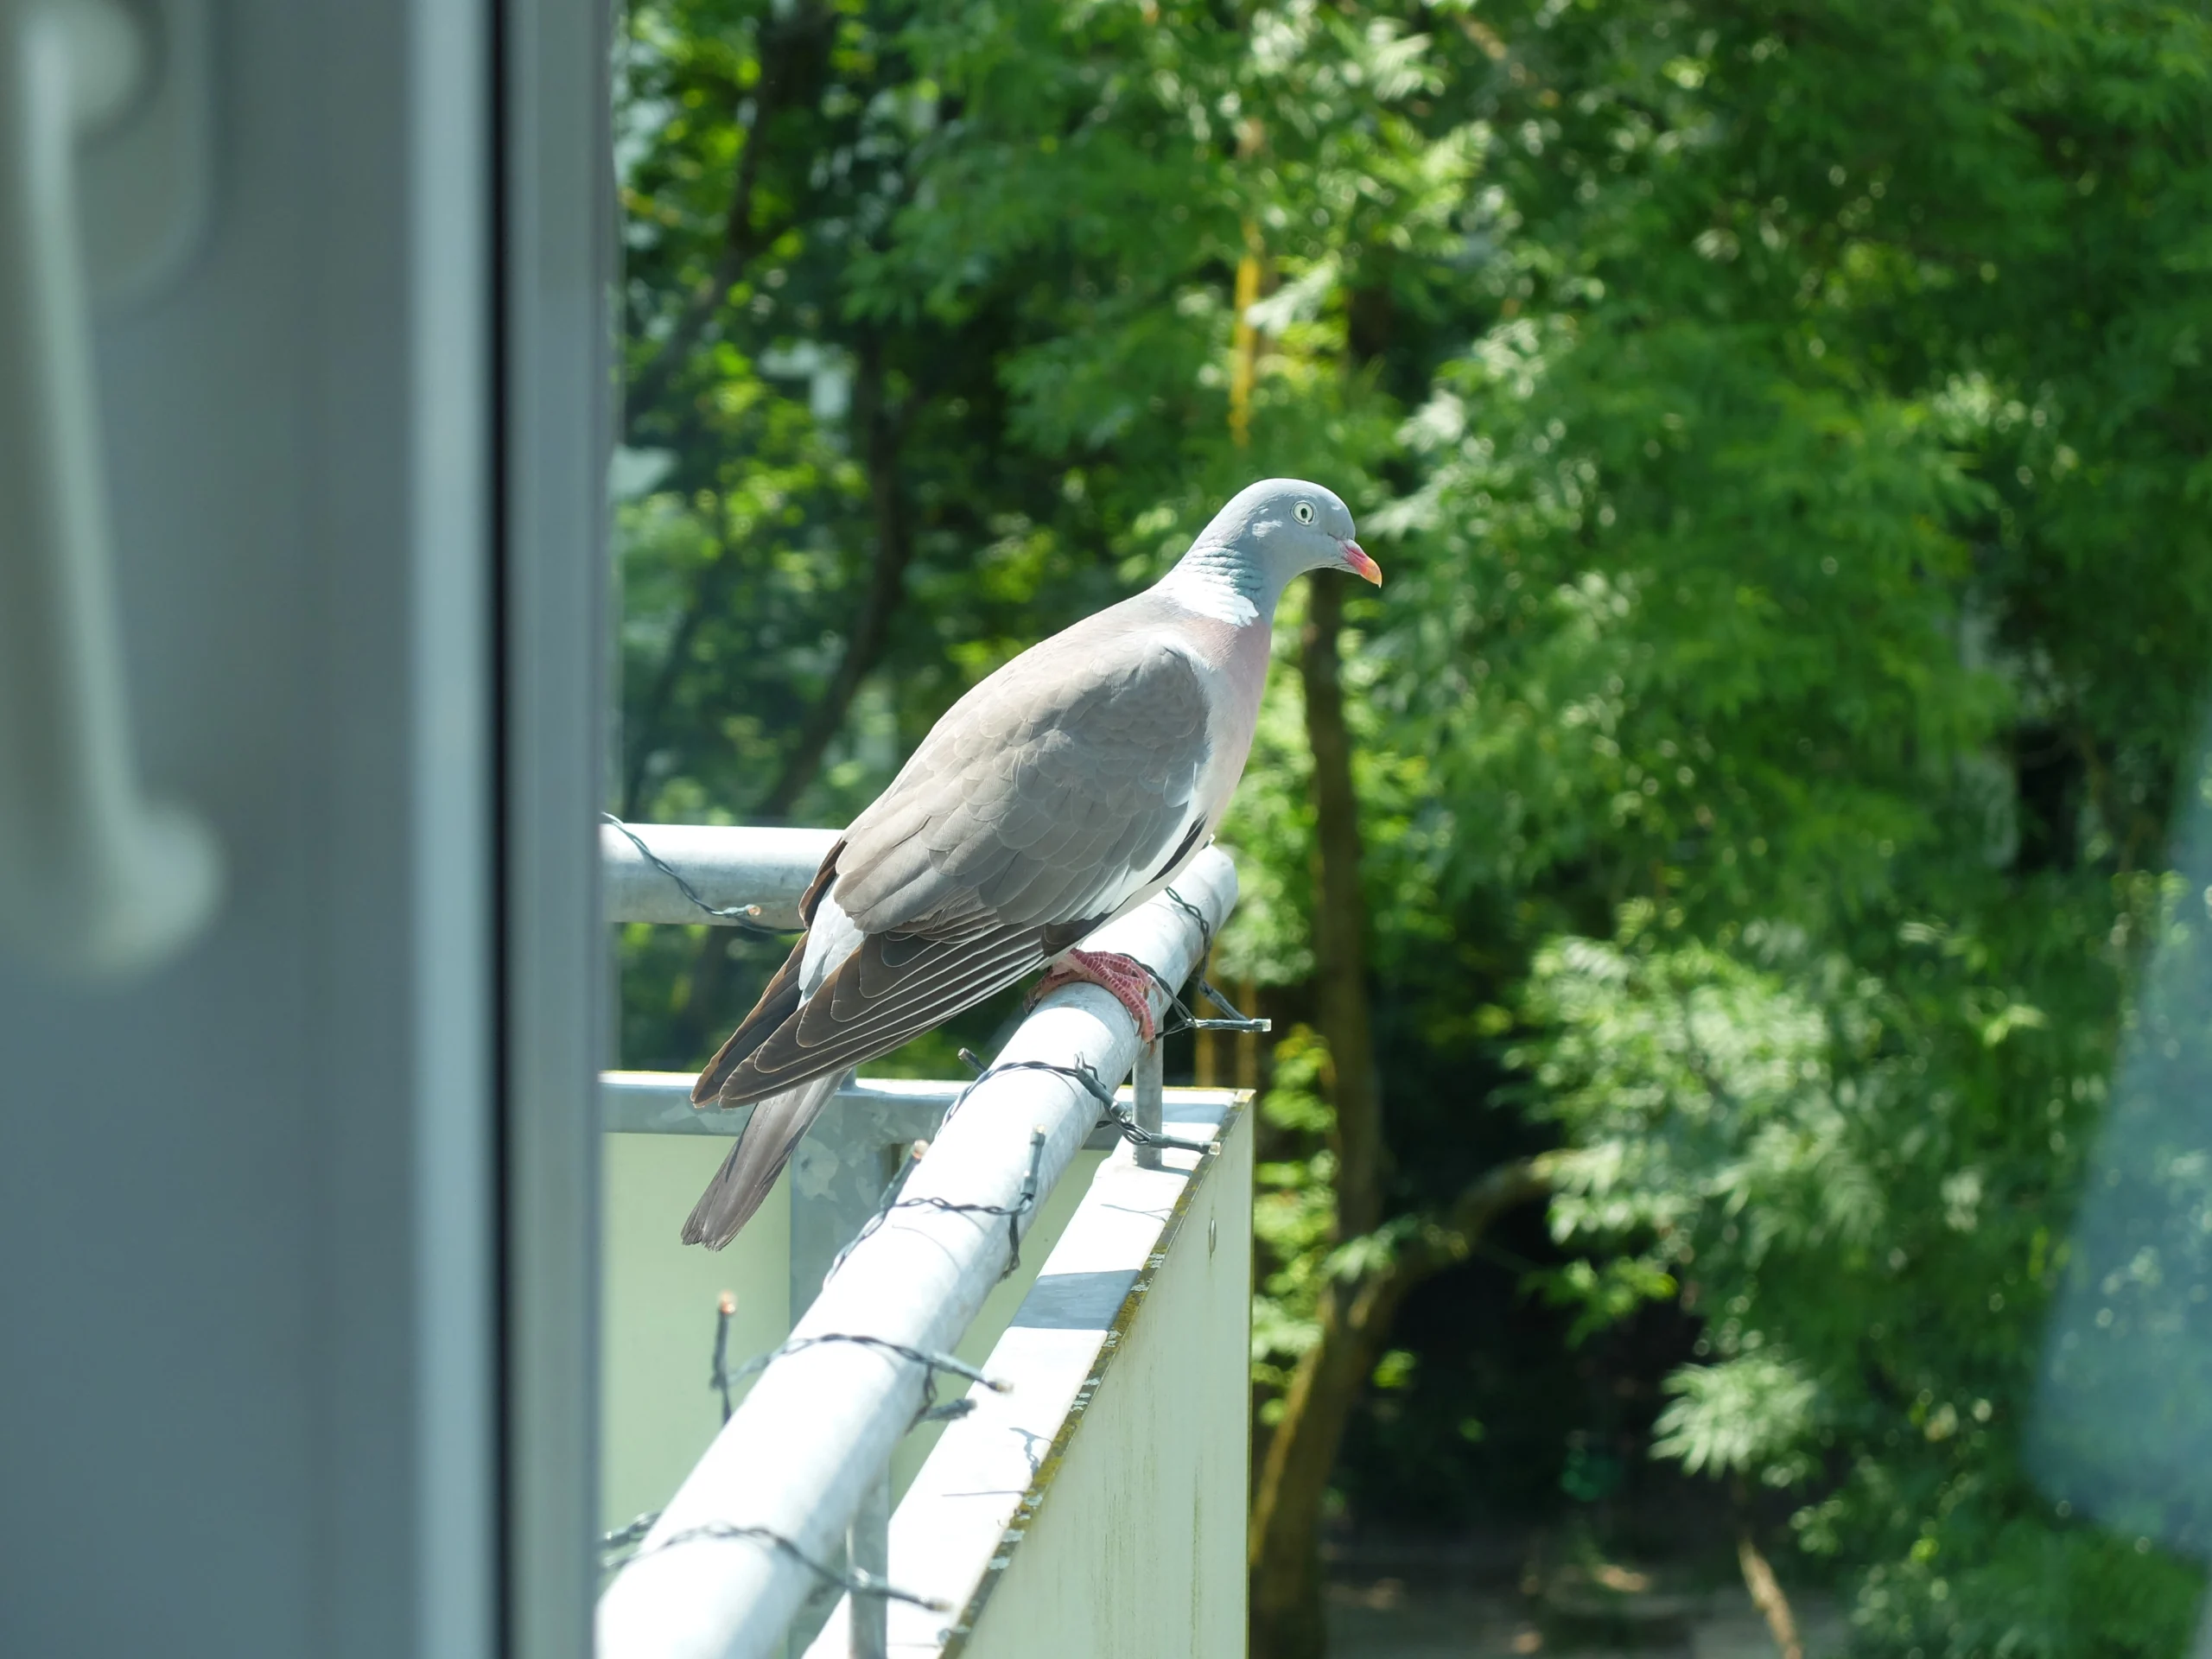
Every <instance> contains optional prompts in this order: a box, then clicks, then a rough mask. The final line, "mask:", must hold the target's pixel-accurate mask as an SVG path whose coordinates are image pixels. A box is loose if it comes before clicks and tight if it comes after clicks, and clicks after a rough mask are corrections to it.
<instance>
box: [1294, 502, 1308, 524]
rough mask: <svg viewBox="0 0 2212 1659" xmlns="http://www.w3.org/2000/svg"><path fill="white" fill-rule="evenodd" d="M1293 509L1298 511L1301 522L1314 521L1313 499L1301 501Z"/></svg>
mask: <svg viewBox="0 0 2212 1659" xmlns="http://www.w3.org/2000/svg"><path fill="white" fill-rule="evenodd" d="M1292 511H1293V512H1296V513H1297V515H1298V522H1299V523H1300V524H1312V523H1313V503H1312V502H1311V501H1301V502H1300V503H1299V504H1298V505H1297V506H1296V507H1294V508H1293V509H1292Z"/></svg>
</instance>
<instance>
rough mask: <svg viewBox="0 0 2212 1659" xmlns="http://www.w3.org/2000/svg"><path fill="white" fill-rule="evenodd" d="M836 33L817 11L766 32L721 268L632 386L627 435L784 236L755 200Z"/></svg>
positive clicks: (830, 19)
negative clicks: (783, 121)
mask: <svg viewBox="0 0 2212 1659" xmlns="http://www.w3.org/2000/svg"><path fill="white" fill-rule="evenodd" d="M835 38H836V14H835V13H834V12H832V11H830V10H826V9H823V8H817V7H808V8H806V9H804V10H799V11H796V12H793V13H792V14H791V15H790V16H787V17H785V18H784V19H782V20H781V21H780V22H774V23H771V24H769V25H767V26H766V28H764V29H763V30H762V34H761V40H760V79H758V80H757V81H755V82H754V83H753V87H752V90H751V91H750V92H749V93H746V94H743V96H744V97H747V98H749V99H751V101H752V104H753V122H752V124H751V125H750V126H748V127H747V128H746V130H745V137H744V142H743V143H742V144H741V146H740V147H739V149H738V155H737V172H736V174H735V175H734V177H733V178H732V179H731V181H730V193H729V207H728V210H727V212H726V213H724V214H723V218H722V240H721V247H720V248H718V249H717V250H716V251H715V263H714V264H713V265H712V266H711V267H709V270H708V272H707V275H706V277H704V278H703V279H702V281H701V282H700V283H698V285H697V286H696V287H695V288H694V289H692V290H691V292H690V295H688V296H686V297H685V299H684V302H683V310H682V311H681V312H679V313H678V314H677V319H676V321H675V323H674V324H673V326H671V328H670V330H669V333H668V337H667V339H666V340H664V341H663V342H662V343H661V346H660V349H659V350H658V351H657V352H655V353H653V355H652V358H651V359H650V360H648V361H647V362H645V364H643V365H641V366H640V367H639V370H638V372H637V376H636V378H634V379H633V380H632V382H631V383H630V385H629V387H628V389H627V392H626V397H625V398H624V408H623V430H624V432H625V433H626V434H632V435H633V434H635V432H636V431H637V428H638V423H639V420H640V419H641V418H643V417H644V416H647V415H649V414H651V413H652V411H653V410H654V409H655V407H656V406H657V405H658V404H659V403H660V401H661V399H662V398H663V397H665V396H666V395H667V393H668V390H669V388H670V386H671V385H673V384H674V383H675V380H676V377H677V375H678V374H680V373H682V372H683V366H684V364H685V363H686V362H687V361H688V360H689V359H690V356H691V353H693V352H694V351H695V350H696V349H697V347H698V345H699V342H700V341H701V340H702V339H704V338H705V337H706V333H707V328H708V325H709V324H710V323H711V322H712V321H714V319H715V314H716V313H718V312H719V311H720V310H721V308H722V305H723V302H725V301H726V300H727V299H728V296H729V290H730V289H731V288H732V287H733V286H734V284H735V283H736V282H737V279H738V278H739V277H741V276H743V275H744V274H745V268H746V266H747V265H748V264H751V263H752V261H753V256H754V255H756V254H757V253H759V252H760V250H761V249H763V248H765V247H766V246H767V245H769V244H770V243H772V242H773V241H774V240H775V239H776V237H777V236H778V235H779V234H781V227H780V226H779V227H777V228H776V229H775V230H772V231H763V230H761V229H760V228H759V227H758V226H755V225H754V223H753V200H754V195H755V193H756V190H757V188H758V186H759V184H760V162H761V159H762V157H763V156H764V155H765V154H766V149H767V134H768V124H769V123H770V122H771V121H772V120H773V119H774V118H776V116H778V115H779V114H780V113H781V112H782V111H783V109H784V107H785V104H786V103H787V102H789V101H790V99H791V96H792V94H793V92H794V91H795V90H797V88H798V85H799V84H803V83H805V82H809V81H811V80H814V79H819V77H820V74H821V72H822V66H823V62H824V61H825V60H827V58H828V55H829V48H830V46H831V43H832V41H834V40H835Z"/></svg>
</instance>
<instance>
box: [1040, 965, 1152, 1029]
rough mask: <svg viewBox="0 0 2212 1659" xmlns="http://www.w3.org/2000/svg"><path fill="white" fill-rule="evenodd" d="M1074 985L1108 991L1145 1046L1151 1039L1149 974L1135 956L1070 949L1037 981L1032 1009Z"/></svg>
mask: <svg viewBox="0 0 2212 1659" xmlns="http://www.w3.org/2000/svg"><path fill="white" fill-rule="evenodd" d="M1076 984H1083V985H1096V986H1097V987H1098V988H1100V989H1101V990H1103V991H1107V992H1110V993H1111V994H1112V995H1113V998H1114V1000H1115V1001H1116V1002H1119V1003H1120V1004H1121V1005H1122V1007H1125V1008H1127V1009H1128V1011H1129V1018H1130V1019H1132V1020H1135V1021H1136V1022H1137V1035H1138V1036H1139V1037H1140V1038H1141V1039H1143V1040H1144V1041H1146V1042H1147V1043H1148V1042H1150V1041H1151V1040H1152V1038H1153V1032H1154V1026H1153V1021H1152V975H1151V974H1150V973H1149V972H1148V971H1147V969H1146V968H1145V965H1144V964H1143V963H1141V962H1139V961H1138V960H1137V959H1136V958H1135V957H1124V956H1118V955H1116V954H1115V953H1113V952H1111V951H1105V950H1070V951H1068V952H1067V953H1066V954H1065V956H1063V957H1061V958H1060V960H1059V961H1058V963H1056V964H1055V965H1054V966H1053V967H1052V969H1051V971H1049V972H1048V973H1046V976H1045V977H1044V978H1043V979H1042V980H1041V981H1040V982H1039V983H1038V986H1037V988H1036V990H1035V991H1034V992H1033V993H1032V994H1031V995H1030V998H1029V1001H1030V1003H1031V1005H1032V1006H1034V1005H1035V1004H1036V1003H1037V1002H1038V1001H1039V999H1041V998H1043V997H1046V996H1049V995H1051V994H1052V992H1054V991H1057V990H1058V989H1059V988H1060V987H1061V986H1063V985H1076Z"/></svg>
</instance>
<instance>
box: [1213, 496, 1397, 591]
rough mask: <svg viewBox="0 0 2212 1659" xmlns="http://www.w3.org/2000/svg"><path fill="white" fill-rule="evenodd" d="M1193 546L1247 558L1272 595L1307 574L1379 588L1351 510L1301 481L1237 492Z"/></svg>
mask: <svg viewBox="0 0 2212 1659" xmlns="http://www.w3.org/2000/svg"><path fill="white" fill-rule="evenodd" d="M1198 548H1221V549H1224V550H1231V551H1233V552H1235V553H1236V554H1237V555H1239V556H1242V557H1243V558H1245V559H1247V560H1249V561H1250V562H1251V563H1252V564H1253V565H1254V566H1255V567H1256V568H1257V571H1258V574H1260V575H1262V578H1263V580H1265V581H1266V582H1267V583H1268V586H1269V587H1270V588H1273V589H1274V591H1275V592H1277V593H1281V591H1282V589H1283V588H1284V587H1285V586H1286V585H1287V583H1288V582H1289V581H1290V579H1291V578H1292V577H1293V576H1295V575H1299V574H1300V572H1302V571H1306V570H1349V571H1351V573H1352V574H1353V575H1356V576H1363V577H1365V578H1366V579H1367V580H1368V581H1370V582H1373V583H1374V584H1375V585H1376V587H1378V588H1379V587H1381V586H1382V585H1383V569H1382V567H1381V566H1380V565H1378V564H1376V563H1375V561H1374V560H1372V559H1370V558H1369V557H1368V556H1367V550H1365V549H1364V548H1363V547H1361V546H1360V544H1359V543H1358V542H1357V540H1355V539H1354V537H1353V531H1352V523H1351V508H1350V507H1347V506H1346V505H1344V503H1343V501H1342V500H1340V499H1338V496H1337V494H1336V492H1334V491H1333V490H1325V489H1323V488H1322V487H1321V486H1319V484H1308V483H1307V482H1306V480H1304V479H1300V478H1264V479H1262V480H1260V481H1259V482H1258V483H1257V484H1254V485H1251V486H1249V487H1248V488H1246V489H1244V490H1243V491H1241V492H1239V493H1238V494H1237V495H1236V499H1233V500H1231V501H1230V504H1229V505H1227V506H1225V507H1224V508H1223V509H1222V510H1221V511H1220V512H1217V513H1216V514H1215V515H1214V520H1213V522H1212V523H1211V524H1208V525H1207V526H1206V527H1205V530H1204V531H1202V532H1200V534H1199V536H1198V541H1197V542H1196V543H1194V544H1193V550H1194V551H1195V550H1197V549H1198Z"/></svg>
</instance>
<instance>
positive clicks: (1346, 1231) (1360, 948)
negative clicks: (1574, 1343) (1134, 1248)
mask: <svg viewBox="0 0 2212 1659" xmlns="http://www.w3.org/2000/svg"><path fill="white" fill-rule="evenodd" d="M1306 607H1307V608H1306V632H1305V636H1304V639H1303V640H1302V642H1301V650H1300V658H1299V667H1300V673H1301V677H1302V678H1303V679H1304V682H1305V687H1306V743H1307V745H1308V746H1309V747H1310V748H1311V749H1312V751H1313V819H1314V823H1313V990H1314V1002H1315V1012H1316V1014H1317V1015H1318V1023H1319V1026H1320V1027H1321V1035H1322V1037H1323V1038H1324V1039H1326V1040H1327V1042H1328V1045H1329V1058H1330V1062H1331V1066H1332V1072H1333V1076H1332V1078H1331V1082H1330V1089H1329V1093H1330V1096H1331V1099H1332V1102H1333V1103H1334V1104H1335V1107H1336V1117H1337V1126H1336V1131H1335V1142H1336V1146H1335V1150H1336V1154H1337V1236H1338V1238H1339V1239H1344V1238H1357V1237H1358V1236H1360V1235H1361V1234H1363V1233H1370V1232H1372V1231H1374V1230H1375V1229H1376V1227H1378V1226H1380V1225H1381V1224H1382V1221H1383V1096H1382V1088H1381V1082H1380V1079H1379V1078H1378V1077H1377V1076H1376V1069H1375V1037H1374V1029H1373V1025H1372V1022H1371V1020H1370V1018H1369V1013H1368V1002H1367V896H1366V893H1364V891H1363V889H1362V887H1361V886H1360V871H1359V867H1360V841H1359V798H1358V796H1357V794H1356V793H1355V792H1354V790H1353V787H1352V775H1351V731H1350V729H1349V728H1347V727H1346V725H1345V723H1344V676H1343V671H1342V664H1341V661H1340V659H1339V658H1338V651H1337V636H1338V632H1339V631H1340V630H1341V629H1342V627H1343V623H1344V584H1343V582H1340V581H1338V580H1335V579H1332V578H1331V577H1329V576H1326V575H1323V576H1318V577H1316V578H1314V579H1313V583H1312V587H1311V590H1310V591H1309V593H1308V594H1307V595H1306Z"/></svg>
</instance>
